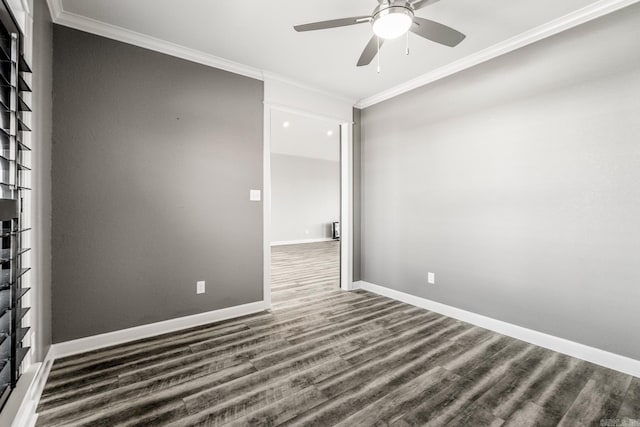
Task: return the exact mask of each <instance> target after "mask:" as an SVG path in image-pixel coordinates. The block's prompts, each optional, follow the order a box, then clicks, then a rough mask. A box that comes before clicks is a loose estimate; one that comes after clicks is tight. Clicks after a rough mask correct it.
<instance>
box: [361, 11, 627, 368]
mask: <svg viewBox="0 0 640 427" xmlns="http://www.w3.org/2000/svg"><path fill="white" fill-rule="evenodd" d="M638 22H640V5H633V6H630V7H627V8H625V9H623V10H621V11H619V12H617V13H615V14H612V15H609V16H607V17H604V18H601V19H599V20H597V21H594V22H591V23H588V24H585V25H582V26H580V27H577V28H575V29H572V30H570V31H567V32H565V33H562V34H560V35H557V36H555V37H552V38H549V39H546V40H544V41H541V42H539V43H536V44H534V45H531V46H529V47H526V48H523V49H520V50H518V51H515V52H513V53H511V54H508V55H506V56H503V57H500V58H498V59H495V60H492V61H490V62H487V63H485V64H482V65H479V66H477V67H475V68H472V69H470V70H467V71H465V72H462V73H459V74H456V75H454V76H452V77H450V78H447V79H444V80H441V81H439V82H437V83H434V84H431V85H428V86H426V87H423V88H420V89H417V90H414V91H412V92H410V93H407V94H405V95H402V96H399V97H397V98H394V99H392V100H389V101H386V102H383V103H381V104H378V105H375V106H372V107H371V108H367V109H365V110H364V111H363V130H362V131H363V166H362V167H363V214H362V219H363V238H362V263H363V265H362V268H363V271H362V276H363V277H362V278H363V280H365V281H368V282H373V283H376V284H379V285H383V286H387V287H390V288H393V289H397V290H399V291H403V292H407V293H410V294H413V295H417V296H421V297H426V298H428V299H431V300H434V301H438V302H441V303H445V304H449V305H451V306H455V307H459V308H462V309H465V310H469V311H472V312H475V313H480V314H483V315H486V316H489V317H492V318H496V319H500V320H503V321H506V322H510V323H513V324H516V325H521V326H524V327H527V328H531V329H534V330H538V331H542V332H546V333H549V334H552V335H555V336H559V337H563V338H567V339H569V340H573V341H577V342H580V343H584V344H587V345H590V346H594V347H597V348H601V349H605V350H609V351H612V352H615V353H618V354H622V355H625V356H629V357H632V358H636V359H640V344H639V343H640V329H639V328H638V327H637V325H639V324H640V310H638V301H640V286H639V285H638V284H639V283H640V270H638V264H639V261H640V221H639V220H638V219H639V218H640V167H639V165H640V143H639V142H638V135H640V120H639V119H638V118H639V117H640V25H638ZM471 36H472V35H470V37H471ZM430 271H431V272H435V274H436V284H435V285H428V284H427V272H430Z"/></svg>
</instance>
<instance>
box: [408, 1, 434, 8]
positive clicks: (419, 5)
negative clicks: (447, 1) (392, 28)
mask: <svg viewBox="0 0 640 427" xmlns="http://www.w3.org/2000/svg"><path fill="white" fill-rule="evenodd" d="M439 1H440V0H416V1H413V2H411V6H412V7H413V10H418V9H422V8H423V7H427V6H429V5H430V4H433V3H437V2H439Z"/></svg>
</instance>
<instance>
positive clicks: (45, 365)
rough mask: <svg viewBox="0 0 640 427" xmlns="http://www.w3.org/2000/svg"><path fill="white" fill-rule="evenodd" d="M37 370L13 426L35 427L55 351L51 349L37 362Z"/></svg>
mask: <svg viewBox="0 0 640 427" xmlns="http://www.w3.org/2000/svg"><path fill="white" fill-rule="evenodd" d="M37 365H38V367H37V371H36V373H35V375H34V377H33V380H32V381H31V382H30V384H29V388H28V390H27V393H26V395H25V396H24V399H23V400H22V404H21V405H20V409H19V410H18V413H17V414H16V416H15V418H14V420H13V423H12V424H11V427H34V426H35V425H36V421H37V419H38V415H37V413H36V409H37V408H38V402H40V396H42V391H43V390H44V386H45V384H46V383H47V378H48V377H49V372H50V371H51V366H53V351H52V350H51V349H49V351H48V352H47V355H46V356H45V358H44V361H43V362H42V363H38V364H37Z"/></svg>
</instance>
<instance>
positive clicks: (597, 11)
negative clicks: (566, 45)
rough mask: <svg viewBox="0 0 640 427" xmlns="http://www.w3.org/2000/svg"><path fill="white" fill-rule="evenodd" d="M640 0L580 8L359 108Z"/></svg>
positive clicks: (371, 98) (603, 1)
mask: <svg viewBox="0 0 640 427" xmlns="http://www.w3.org/2000/svg"><path fill="white" fill-rule="evenodd" d="M638 1H640V0H599V1H596V2H594V3H592V4H590V5H588V6H586V7H583V8H581V9H578V10H576V11H574V12H571V13H569V14H567V15H564V16H562V17H560V18H557V19H554V20H552V21H549V22H547V23H545V24H542V25H540V26H538V27H535V28H533V29H531V30H529V31H525V32H524V33H521V34H518V35H517V36H515V37H512V38H510V39H507V40H504V41H501V42H499V43H496V44H494V45H493V46H490V47H488V48H486V49H483V50H480V51H478V52H475V53H472V54H471V55H468V56H465V57H464V58H461V59H459V60H457V61H454V62H451V63H449V64H447V65H444V66H442V67H440V68H437V69H435V70H432V71H429V72H428V73H425V74H423V75H421V76H418V77H416V78H414V79H411V80H408V81H406V82H404V83H401V84H399V85H397V86H394V87H392V88H390V89H387V90H383V91H382V92H379V93H377V94H375V95H372V96H369V97H367V98H363V99H361V100H359V101H358V102H356V104H355V107H356V108H359V109H363V108H367V107H370V106H372V105H375V104H378V103H380V102H382V101H386V100H387V99H391V98H394V97H396V96H398V95H402V94H403V93H406V92H409V91H411V90H413V89H417V88H419V87H421V86H425V85H428V84H429V83H433V82H435V81H437V80H440V79H444V78H445V77H449V76H450V75H452V74H456V73H458V72H460V71H464V70H466V69H467V68H471V67H474V66H476V65H478V64H481V63H483V62H486V61H489V60H491V59H493V58H497V57H498V56H502V55H504V54H507V53H509V52H512V51H514V50H517V49H520V48H521V47H525V46H527V45H530V44H532V43H535V42H537V41H540V40H542V39H545V38H547V37H551V36H553V35H555V34H558V33H561V32H563V31H566V30H569V29H571V28H573V27H577V26H578V25H581V24H584V23H586V22H589V21H592V20H594V19H597V18H600V17H601V16H604V15H607V14H609V13H612V12H615V11H616V10H619V9H622V8H624V7H627V6H630V5H632V4H634V3H637V2H638Z"/></svg>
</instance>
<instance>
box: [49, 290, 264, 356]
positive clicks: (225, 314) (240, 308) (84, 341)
mask: <svg viewBox="0 0 640 427" xmlns="http://www.w3.org/2000/svg"><path fill="white" fill-rule="evenodd" d="M268 309H269V305H268V303H267V302H266V301H257V302H252V303H248V304H242V305H236V306H233V307H227V308H221V309H219V310H213V311H208V312H205V313H198V314H193V315H191V316H184V317H178V318H176V319H170V320H165V321H162V322H156V323H150V324H147V325H142V326H135V327H133V328H128V329H121V330H119V331H113V332H107V333H104V334H99V335H93V336H90V337H86V338H79V339H76V340H71V341H65V342H60V343H56V344H53V345H52V346H51V351H52V356H53V358H54V359H59V358H61V357H66V356H71V355H74V354H79V353H85V352H87V351H92V350H97V349H100V348H104V347H110V346H113V345H118V344H124V343H127V342H130V341H135V340H139V339H143V338H149V337H153V336H155V335H160V334H166V333H168V332H173V331H178V330H180V329H187V328H192V327H195V326H200V325H205V324H207V323H213V322H220V321H222V320H229V319H233V318H236V317H241V316H246V315H249V314H254V313H259V312H261V311H265V310H268Z"/></svg>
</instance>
